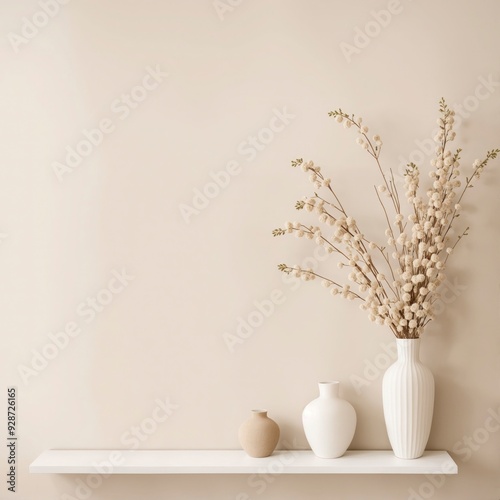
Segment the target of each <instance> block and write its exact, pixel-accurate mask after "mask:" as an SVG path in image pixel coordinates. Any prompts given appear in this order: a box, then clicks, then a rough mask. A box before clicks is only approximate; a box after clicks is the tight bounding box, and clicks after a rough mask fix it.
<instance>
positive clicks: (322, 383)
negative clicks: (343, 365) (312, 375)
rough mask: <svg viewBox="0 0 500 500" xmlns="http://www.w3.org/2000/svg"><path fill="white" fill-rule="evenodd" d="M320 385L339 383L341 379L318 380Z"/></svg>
mask: <svg viewBox="0 0 500 500" xmlns="http://www.w3.org/2000/svg"><path fill="white" fill-rule="evenodd" d="M318 384H319V385H339V384H340V380H327V381H326V382H318Z"/></svg>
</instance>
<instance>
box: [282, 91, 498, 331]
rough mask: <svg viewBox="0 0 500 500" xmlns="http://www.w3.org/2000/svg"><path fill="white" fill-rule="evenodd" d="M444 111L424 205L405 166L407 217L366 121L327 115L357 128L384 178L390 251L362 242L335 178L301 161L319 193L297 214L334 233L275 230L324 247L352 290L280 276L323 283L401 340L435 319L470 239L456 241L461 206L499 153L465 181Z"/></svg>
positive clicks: (303, 273)
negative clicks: (455, 254) (455, 256)
mask: <svg viewBox="0 0 500 500" xmlns="http://www.w3.org/2000/svg"><path fill="white" fill-rule="evenodd" d="M439 112H440V116H439V118H438V121H437V123H438V125H439V132H438V133H437V135H436V137H435V141H436V143H437V147H436V157H435V158H433V159H432V160H431V162H430V163H431V166H432V170H431V171H430V173H429V175H430V177H431V181H432V185H431V186H430V188H429V189H428V190H427V196H426V198H424V197H423V196H421V195H420V194H419V184H420V171H419V168H418V167H417V165H415V164H414V163H410V164H408V168H407V170H406V173H405V183H404V187H405V190H406V200H407V202H408V206H409V211H410V213H409V214H408V215H405V214H403V210H402V207H401V202H400V196H399V193H398V189H397V186H396V182H395V180H394V175H393V172H392V170H389V172H388V173H384V171H383V170H382V166H381V163H380V153H381V150H382V141H381V139H380V137H379V136H378V135H375V136H373V138H372V139H370V138H369V136H368V127H366V126H365V125H364V124H363V121H362V119H361V117H359V118H356V117H355V116H354V115H348V114H347V113H344V112H343V111H342V110H341V109H339V110H336V111H331V112H330V113H329V116H331V117H333V118H335V120H336V121H337V122H338V123H343V124H344V127H345V128H352V127H353V128H354V129H357V132H358V136H357V139H356V142H357V143H358V144H359V145H360V146H361V147H362V148H363V149H364V150H366V151H367V152H368V154H369V155H370V156H372V157H373V159H374V160H375V162H376V165H377V167H378V170H379V171H380V175H381V176H382V183H381V185H380V186H378V187H375V192H376V194H377V197H378V200H379V202H380V205H381V206H382V209H383V212H384V216H385V221H386V223H387V229H386V231H385V236H386V237H387V246H382V245H379V244H378V243H376V242H374V241H371V240H370V239H368V238H367V237H366V236H365V234H364V233H363V232H362V231H361V230H360V228H359V226H358V223H357V221H356V220H355V219H354V218H353V217H351V216H350V215H349V214H348V213H347V211H346V209H345V208H344V206H343V204H342V203H341V201H340V199H339V197H338V196H337V194H336V193H335V190H334V188H332V182H331V179H329V178H327V177H326V176H325V175H324V174H323V173H322V171H321V168H320V167H318V166H316V165H315V164H314V163H313V162H312V161H307V162H306V161H304V160H303V159H302V158H300V159H297V160H295V161H292V166H293V167H301V168H302V170H303V171H304V172H306V173H309V176H310V180H311V182H312V183H313V185H314V187H315V188H316V190H317V192H314V196H310V197H305V198H304V199H303V200H302V201H298V202H297V204H296V206H295V208H296V209H297V210H306V211H308V212H316V213H317V214H318V215H319V221H320V222H321V223H322V224H323V226H326V227H327V229H329V234H326V233H325V231H324V230H323V229H322V228H320V227H319V226H312V225H306V224H302V223H300V222H287V223H285V226H284V227H283V228H278V229H275V230H274V231H273V235H274V236H281V235H285V234H294V235H295V236H297V237H299V238H300V237H306V238H308V239H310V240H314V241H315V242H316V244H318V245H323V246H325V248H326V250H327V251H328V252H329V253H331V254H336V255H337V256H338V257H339V261H338V264H337V265H338V267H339V268H340V269H342V268H344V267H346V268H348V270H349V271H350V272H349V275H348V277H347V278H348V280H349V281H350V282H351V284H348V283H345V284H340V283H339V282H338V281H336V280H334V279H331V278H328V277H325V276H322V275H320V274H318V273H316V272H315V271H314V270H313V269H311V268H309V269H301V268H300V266H288V265H286V264H280V265H279V266H278V268H279V270H280V271H283V272H285V273H293V275H295V276H297V277H300V278H302V279H304V280H306V281H309V280H314V279H316V278H320V279H321V280H322V283H323V285H324V286H325V287H326V288H328V289H329V290H330V292H331V294H332V295H340V296H342V297H344V298H346V299H349V300H359V301H361V305H360V308H361V309H363V310H365V311H367V312H368V315H369V318H370V320H371V321H374V322H376V323H378V324H382V325H387V326H389V327H390V328H391V330H392V331H393V333H394V335H395V336H396V337H397V338H407V339H415V338H419V337H420V335H421V334H422V331H423V329H424V327H425V326H426V325H427V324H428V323H429V322H430V321H431V320H432V319H433V317H434V316H433V304H434V302H435V301H436V300H437V298H438V297H439V291H438V289H439V286H440V285H441V284H442V283H443V281H444V280H445V267H446V263H447V261H448V258H449V256H450V254H451V253H452V251H453V250H454V248H455V247H456V245H457V244H458V243H459V241H460V240H461V239H462V237H463V236H466V235H467V234H468V232H467V231H468V229H469V228H467V229H466V230H465V231H463V232H462V233H461V234H460V235H459V236H456V237H453V236H452V227H453V224H454V223H455V222H456V220H457V218H458V217H459V216H460V212H461V205H460V203H461V201H462V199H463V197H464V195H465V193H466V192H467V190H468V189H470V188H471V187H472V186H473V185H472V182H473V181H474V180H476V179H479V178H480V176H481V173H482V171H483V169H484V168H485V167H486V165H487V164H488V162H489V161H490V160H492V159H495V158H496V157H497V154H498V153H500V149H492V150H491V151H488V152H487V153H486V156H485V158H484V159H482V160H476V161H474V163H473V165H472V173H471V174H470V175H469V176H467V177H465V182H463V181H462V180H461V177H462V176H461V172H460V162H459V160H460V153H461V149H457V150H456V151H455V152H454V153H452V152H451V151H450V149H449V143H450V142H451V141H453V140H454V139H455V135H456V134H455V132H454V131H453V123H454V118H453V116H454V114H455V112H454V111H453V110H451V109H450V108H449V107H448V105H447V104H446V102H445V100H444V99H441V100H440V102H439ZM323 193H324V194H323ZM391 222H392V223H391ZM389 249H391V251H389ZM379 269H381V271H382V272H381V271H379ZM384 271H385V272H384ZM353 288H354V289H353Z"/></svg>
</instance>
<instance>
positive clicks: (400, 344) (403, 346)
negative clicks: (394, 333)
mask: <svg viewBox="0 0 500 500" xmlns="http://www.w3.org/2000/svg"><path fill="white" fill-rule="evenodd" d="M396 344H397V348H398V361H420V339H396Z"/></svg>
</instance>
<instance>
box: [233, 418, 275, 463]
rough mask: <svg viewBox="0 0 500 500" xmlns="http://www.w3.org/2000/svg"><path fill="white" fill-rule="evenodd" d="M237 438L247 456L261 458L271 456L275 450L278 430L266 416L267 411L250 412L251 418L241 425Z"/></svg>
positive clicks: (273, 422)
mask: <svg viewBox="0 0 500 500" xmlns="http://www.w3.org/2000/svg"><path fill="white" fill-rule="evenodd" d="M238 436H239V439H240V444H241V446H242V447H243V449H244V450H245V451H246V452H247V454H248V455H250V456H251V457H254V458H263V457H268V456H270V455H272V453H273V451H274V449H275V448H276V445H277V444H278V441H279V438H280V428H279V427H278V424H277V423H276V422H275V421H274V420H272V419H271V418H269V417H268V416H267V410H252V416H251V417H250V418H249V419H248V420H245V422H243V423H242V424H241V426H240V430H239V433H238Z"/></svg>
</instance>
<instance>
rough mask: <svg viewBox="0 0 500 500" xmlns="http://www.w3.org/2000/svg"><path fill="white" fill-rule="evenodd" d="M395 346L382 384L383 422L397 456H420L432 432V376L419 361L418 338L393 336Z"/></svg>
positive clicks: (409, 457) (407, 457)
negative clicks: (397, 337)
mask: <svg viewBox="0 0 500 500" xmlns="http://www.w3.org/2000/svg"><path fill="white" fill-rule="evenodd" d="M396 345H397V350H398V359H397V361H396V362H395V363H394V364H393V365H391V366H390V367H389V368H388V369H387V371H386V372H385V375H384V379H383V383H382V397H383V404H384V418H385V425H386V427H387V434H388V435H389V441H390V443H391V447H392V449H393V451H394V454H395V455H396V456H397V457H398V458H405V459H412V458H419V457H421V456H422V455H423V453H424V451H425V447H426V445H427V441H428V439H429V434H430V432H431V424H432V414H433V411H434V377H433V376H432V373H431V371H430V370H429V368H427V366H425V365H423V364H422V363H421V362H420V358H419V350H420V339H396Z"/></svg>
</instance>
